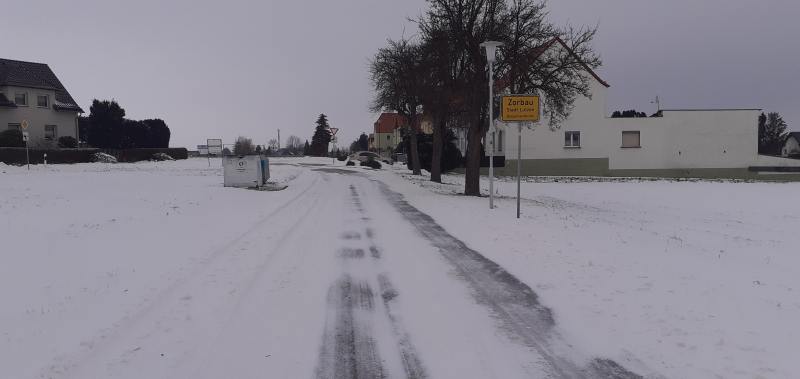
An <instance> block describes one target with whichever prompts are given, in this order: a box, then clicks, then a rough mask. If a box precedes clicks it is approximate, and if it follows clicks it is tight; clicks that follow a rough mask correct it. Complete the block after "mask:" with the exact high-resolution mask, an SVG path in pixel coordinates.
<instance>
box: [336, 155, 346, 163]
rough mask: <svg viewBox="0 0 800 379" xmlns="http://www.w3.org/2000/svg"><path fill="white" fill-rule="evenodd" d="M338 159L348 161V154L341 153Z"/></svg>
mask: <svg viewBox="0 0 800 379" xmlns="http://www.w3.org/2000/svg"><path fill="white" fill-rule="evenodd" d="M336 159H338V160H339V162H344V161H346V160H347V156H346V155H340V156H339V157H337V158H336Z"/></svg>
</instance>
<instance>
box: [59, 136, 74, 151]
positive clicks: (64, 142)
mask: <svg viewBox="0 0 800 379" xmlns="http://www.w3.org/2000/svg"><path fill="white" fill-rule="evenodd" d="M58 147H60V148H65V149H74V148H76V147H78V140H76V139H75V137H72V136H63V137H61V138H59V139H58Z"/></svg>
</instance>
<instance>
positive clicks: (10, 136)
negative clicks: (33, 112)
mask: <svg viewBox="0 0 800 379" xmlns="http://www.w3.org/2000/svg"><path fill="white" fill-rule="evenodd" d="M0 147H25V141H23V140H22V132H20V131H19V130H16V129H10V130H4V131H2V132H0Z"/></svg>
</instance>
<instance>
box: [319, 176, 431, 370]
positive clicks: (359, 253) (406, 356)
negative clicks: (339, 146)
mask: <svg viewBox="0 0 800 379" xmlns="http://www.w3.org/2000/svg"><path fill="white" fill-rule="evenodd" d="M320 171H321V170H320ZM349 190H350V201H351V202H352V204H353V207H354V209H355V211H356V213H357V215H358V216H359V218H360V220H361V221H362V222H363V223H364V224H368V223H369V220H370V218H369V217H368V215H367V211H366V209H365V207H364V204H363V202H362V201H361V199H360V196H359V194H358V191H357V190H356V188H355V186H353V185H350V186H349ZM363 236H365V237H366V238H362V234H361V233H360V232H354V231H348V232H344V233H342V234H341V235H340V237H341V239H342V240H344V241H346V242H348V243H351V244H354V243H359V246H360V247H344V248H341V249H339V251H338V254H339V257H340V258H341V259H344V260H345V261H348V260H361V259H363V258H365V256H366V250H368V251H369V255H370V257H372V259H371V262H369V263H367V262H363V261H361V263H357V262H354V263H353V264H358V265H360V267H362V268H366V269H367V271H368V272H372V275H370V274H367V276H368V278H362V279H364V280H363V281H359V282H356V280H355V279H353V276H352V275H351V274H350V273H347V272H345V273H344V274H343V276H342V277H341V278H340V279H339V280H338V281H337V282H335V283H334V284H333V285H332V286H331V287H330V289H329V292H328V309H329V314H328V315H327V316H326V323H325V332H324V335H323V342H322V347H321V348H320V357H319V364H318V367H317V371H316V377H317V378H319V379H322V378H325V379H330V378H334V379H351V378H352V379H360V378H385V377H387V376H388V373H387V372H386V369H385V368H383V367H382V362H383V361H382V360H381V359H380V356H379V354H378V346H377V343H376V341H375V340H374V338H373V337H372V336H373V335H375V334H374V332H375V330H373V325H376V324H381V323H380V322H377V321H379V320H378V319H376V317H381V315H382V317H384V319H383V320H386V322H384V323H383V325H384V327H385V328H387V329H391V330H386V332H387V333H386V335H389V336H393V337H394V340H395V342H396V344H397V350H398V351H399V353H400V354H399V355H400V356H399V357H397V358H399V362H400V365H401V366H402V369H403V370H404V372H405V375H406V377H407V378H409V379H425V378H427V374H426V373H425V369H424V368H423V365H422V362H421V360H420V358H419V356H418V354H417V352H416V350H415V349H414V347H413V345H412V343H411V339H410V337H409V335H408V333H407V332H406V330H405V328H404V326H403V325H402V323H401V322H400V320H399V318H398V317H397V315H396V314H395V312H394V310H393V309H392V301H393V300H394V299H395V298H396V297H397V296H398V293H397V291H396V290H395V289H394V287H393V286H392V284H391V282H390V281H389V278H388V276H387V275H386V274H380V275H375V274H374V273H375V272H378V271H379V270H378V264H379V262H380V259H381V249H380V248H379V247H378V246H377V245H376V243H375V232H374V231H373V229H372V228H370V227H369V226H366V227H365V229H364V234H363ZM364 243H366V245H367V248H366V250H365V249H364V248H363V244H364ZM370 263H371V264H370ZM346 267H349V266H346ZM362 275H363V273H362ZM369 280H372V281H373V282H374V281H377V283H378V285H379V287H380V291H381V293H380V295H381V299H383V302H382V303H381V305H382V306H383V309H384V311H385V312H384V313H382V314H381V315H378V314H376V312H375V296H376V295H375V294H374V293H373V291H372V288H371V286H370V284H369Z"/></svg>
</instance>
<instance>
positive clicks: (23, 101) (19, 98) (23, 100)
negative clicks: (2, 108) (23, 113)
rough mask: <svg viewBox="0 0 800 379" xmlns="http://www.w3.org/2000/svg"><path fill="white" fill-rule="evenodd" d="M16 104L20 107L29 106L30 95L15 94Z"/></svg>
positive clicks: (23, 93)
mask: <svg viewBox="0 0 800 379" xmlns="http://www.w3.org/2000/svg"><path fill="white" fill-rule="evenodd" d="M14 104H17V105H19V106H23V107H27V106H28V94H27V93H25V92H22V93H16V94H14Z"/></svg>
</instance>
